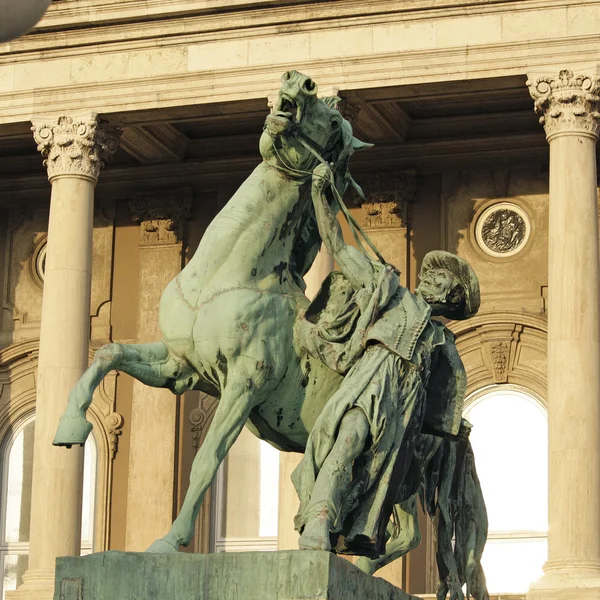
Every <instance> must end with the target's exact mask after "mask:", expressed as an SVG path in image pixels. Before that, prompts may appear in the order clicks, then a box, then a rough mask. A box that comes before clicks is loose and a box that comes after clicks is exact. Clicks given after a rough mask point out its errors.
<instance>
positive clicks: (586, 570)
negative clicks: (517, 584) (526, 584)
mask: <svg viewBox="0 0 600 600" xmlns="http://www.w3.org/2000/svg"><path fill="white" fill-rule="evenodd" d="M527 600H600V563H597V562H590V563H588V564H583V565H582V564H581V563H579V564H573V563H569V564H567V563H566V562H563V561H560V562H559V561H553V562H552V563H550V562H549V563H546V565H545V566H544V575H543V576H542V577H541V579H538V581H536V582H534V583H532V584H531V587H530V588H529V591H528V592H527Z"/></svg>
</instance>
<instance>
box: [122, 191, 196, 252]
mask: <svg viewBox="0 0 600 600" xmlns="http://www.w3.org/2000/svg"><path fill="white" fill-rule="evenodd" d="M129 207H130V209H131V212H132V214H133V220H134V221H135V222H137V223H140V225H141V232H140V240H141V243H142V244H143V245H154V244H176V243H179V242H181V241H182V238H183V224H184V221H185V219H189V218H190V217H191V216H192V190H191V189H190V188H181V189H177V190H158V191H149V192H140V193H139V194H136V196H135V197H134V198H133V199H132V200H131V201H130V202H129Z"/></svg>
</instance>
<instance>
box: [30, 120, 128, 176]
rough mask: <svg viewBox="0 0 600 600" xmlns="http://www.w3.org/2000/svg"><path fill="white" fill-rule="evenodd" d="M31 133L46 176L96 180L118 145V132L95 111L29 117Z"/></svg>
mask: <svg viewBox="0 0 600 600" xmlns="http://www.w3.org/2000/svg"><path fill="white" fill-rule="evenodd" d="M32 124H33V127H32V128H31V130H32V131H33V137H34V139H35V141H36V143H37V145H38V147H37V148H38V151H39V152H41V154H42V156H43V157H44V159H45V160H44V166H45V167H46V168H47V169H48V179H49V180H50V181H52V179H54V178H55V177H61V176H75V177H84V178H86V179H91V180H92V181H93V182H94V183H96V182H97V181H98V176H99V174H100V169H101V168H102V167H104V165H105V163H107V162H109V161H110V160H111V158H112V156H113V154H114V153H115V151H116V150H117V147H118V145H119V137H120V132H118V130H116V129H115V128H113V127H111V126H110V125H108V124H107V123H104V122H101V121H100V120H99V119H98V116H97V115H96V114H94V113H88V114H86V115H80V116H69V115H60V116H59V117H48V118H38V119H32Z"/></svg>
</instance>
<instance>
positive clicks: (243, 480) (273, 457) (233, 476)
mask: <svg viewBox="0 0 600 600" xmlns="http://www.w3.org/2000/svg"><path fill="white" fill-rule="evenodd" d="M278 495H279V452H278V451H277V450H276V449H275V448H273V447H272V446H270V445H269V444H267V443H266V442H264V441H262V440H259V439H258V438H257V437H255V436H254V435H253V434H252V433H250V431H248V430H247V429H244V430H243V431H242V433H241V434H240V436H239V437H238V439H237V440H236V442H235V444H234V445H233V447H232V448H231V450H230V451H229V454H228V455H227V457H226V458H225V460H224V461H223V465H222V466H221V469H220V471H219V475H218V477H217V494H216V502H217V505H216V515H215V517H216V519H215V520H216V528H215V529H216V530H215V533H216V535H215V545H216V548H215V549H216V550H217V551H225V552H227V551H238V550H252V549H260V550H275V549H276V548H277V510H278Z"/></svg>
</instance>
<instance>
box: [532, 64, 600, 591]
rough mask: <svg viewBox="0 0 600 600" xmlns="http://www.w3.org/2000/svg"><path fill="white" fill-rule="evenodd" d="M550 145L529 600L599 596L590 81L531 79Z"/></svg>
mask: <svg viewBox="0 0 600 600" xmlns="http://www.w3.org/2000/svg"><path fill="white" fill-rule="evenodd" d="M527 85H528V86H529V90H530V93H531V96H532V97H533V99H534V100H535V110H536V112H537V113H538V114H540V115H541V117H540V122H541V123H542V124H543V125H544V128H545V130H546V135H547V139H548V142H549V144H550V199H549V248H548V260H549V269H548V271H549V273H548V291H549V308H548V435H549V440H548V441H549V481H550V489H549V512H548V521H549V531H548V562H547V563H546V564H545V565H544V575H543V577H542V578H541V579H540V580H539V581H537V582H535V583H533V584H532V586H531V589H530V591H529V593H528V598H529V599H531V600H533V599H535V600H537V599H540V600H541V599H542V598H543V599H544V600H550V599H552V600H554V599H556V600H563V599H564V600H567V599H568V600H575V599H587V598H595V599H597V598H600V321H599V313H600V304H599V300H600V294H599V278H598V277H599V258H598V217H597V212H598V207H597V191H596V185H597V184H596V142H597V141H598V134H599V132H600V114H599V113H598V110H599V108H600V105H599V103H600V97H599V93H600V79H599V78H598V76H597V75H596V74H589V75H574V74H573V73H572V72H571V71H567V70H564V71H561V72H560V73H559V74H558V76H557V77H537V78H531V79H530V80H529V81H528V82H527Z"/></svg>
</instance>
